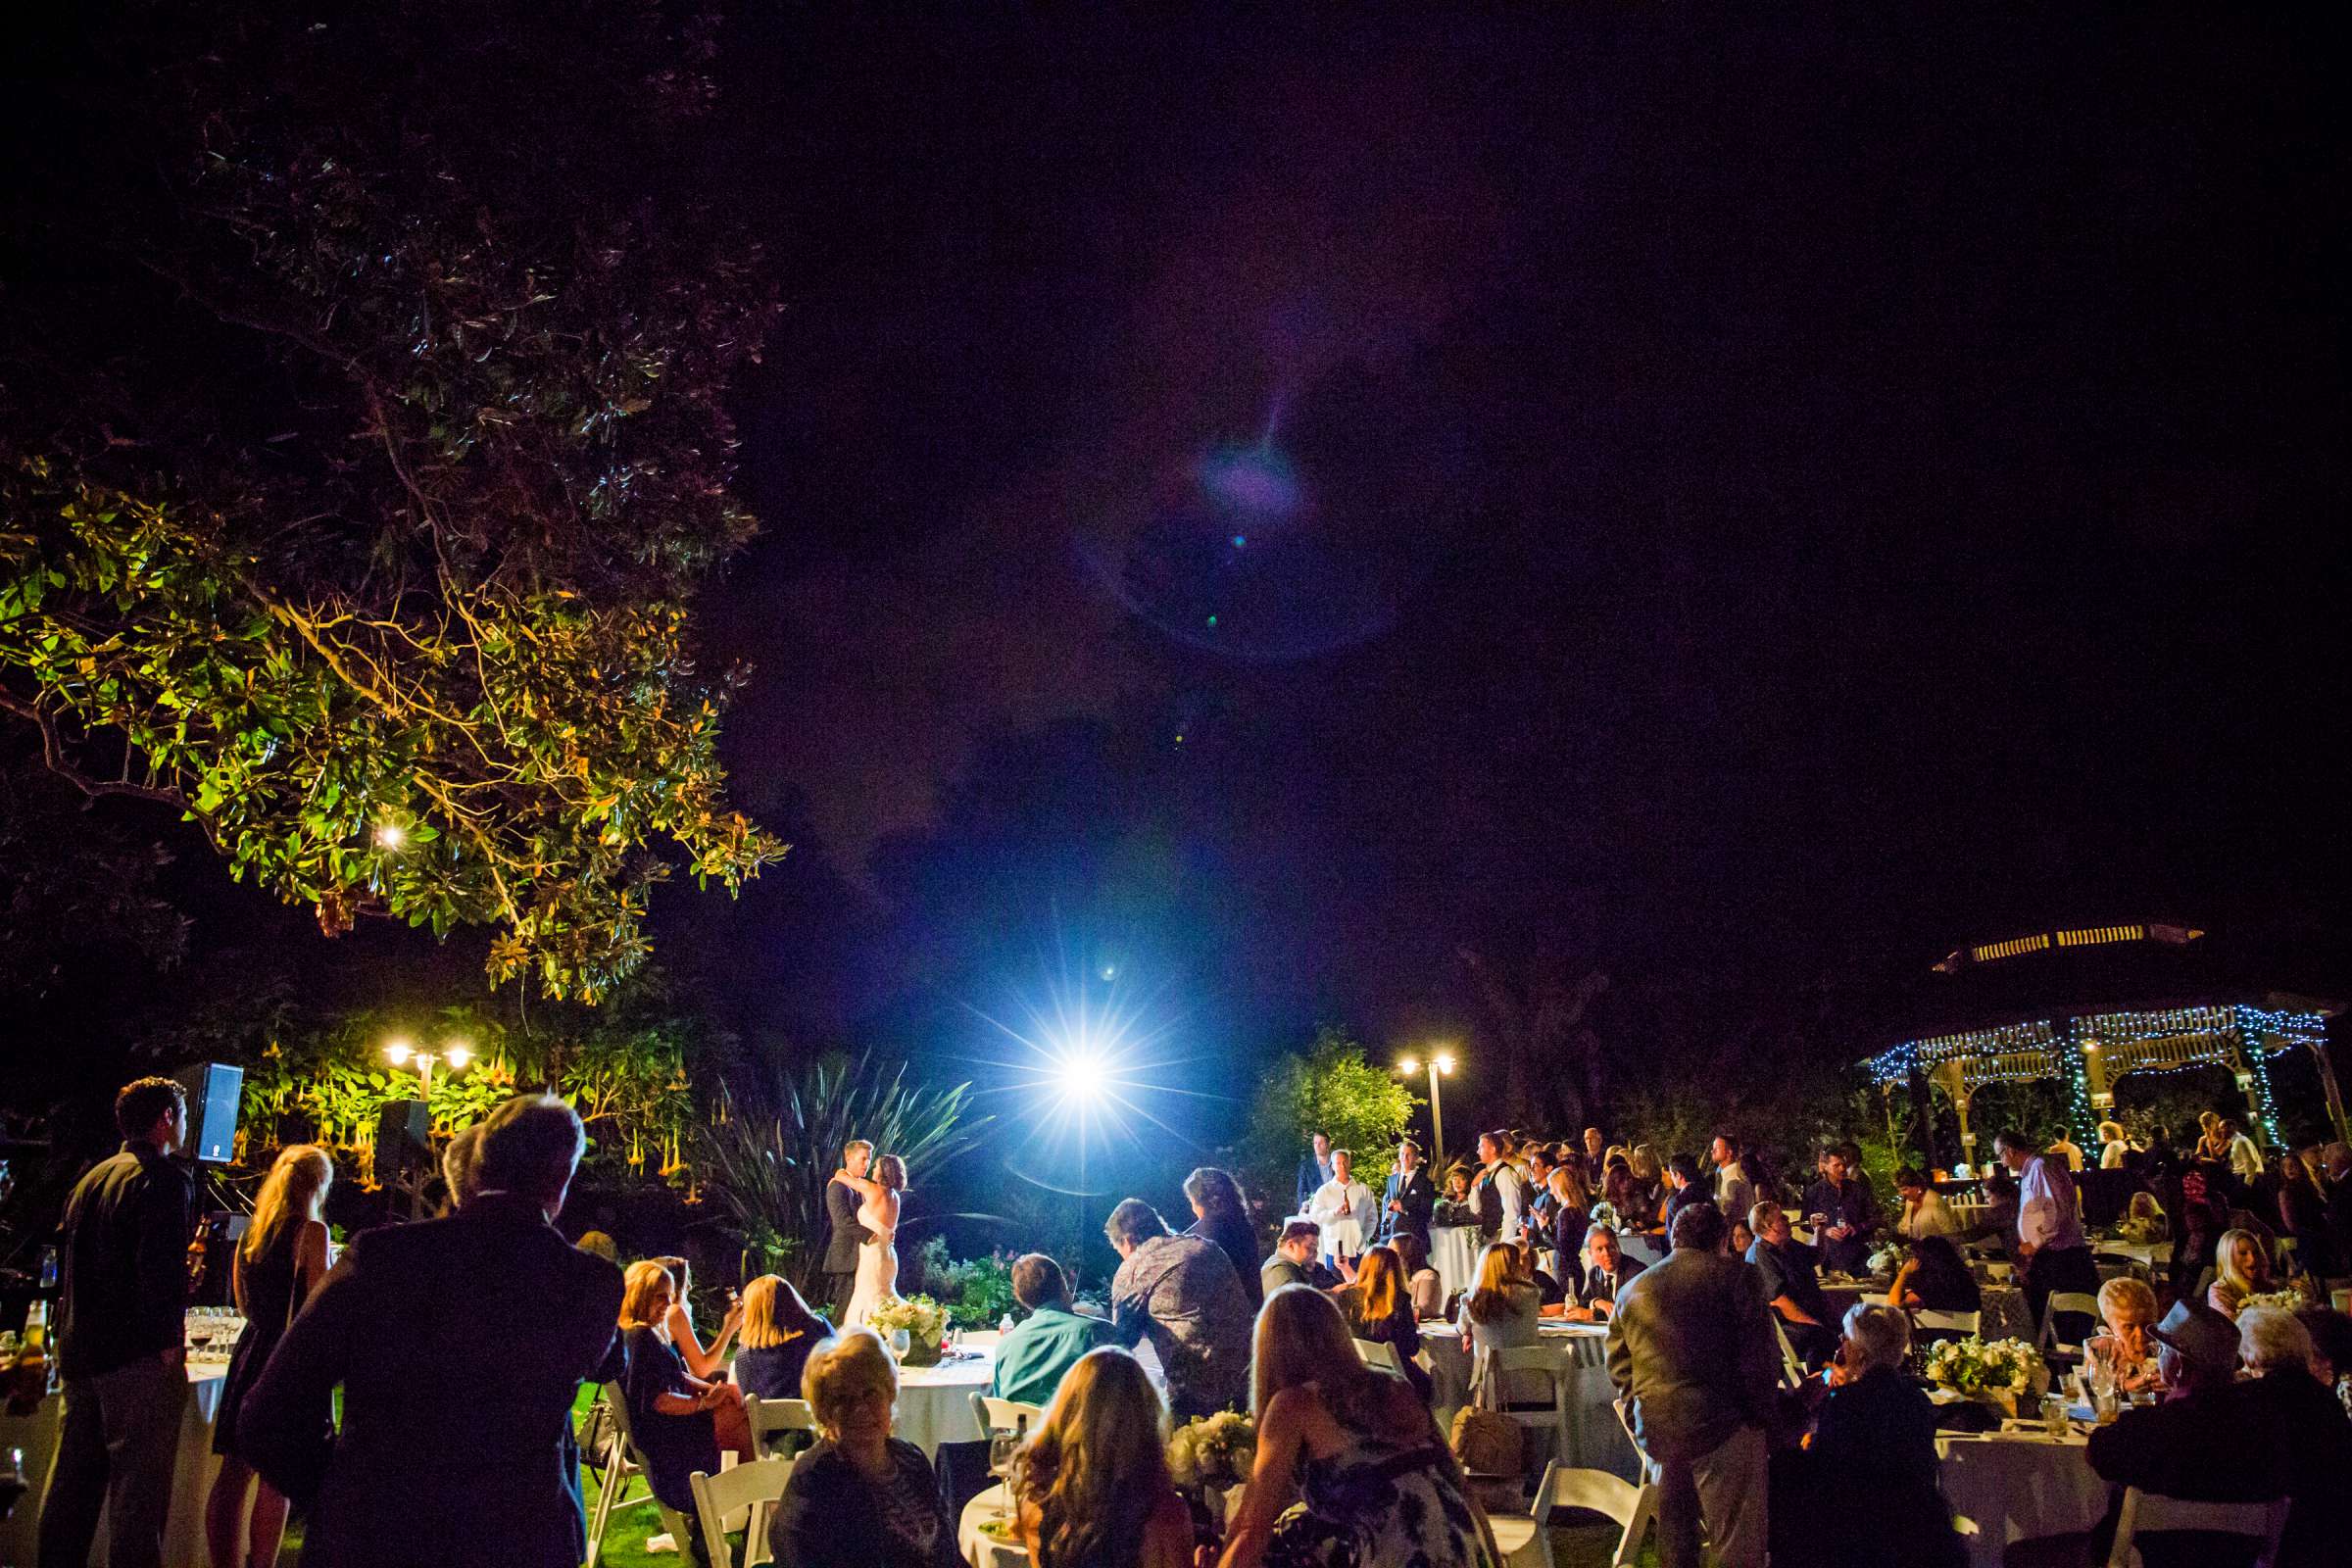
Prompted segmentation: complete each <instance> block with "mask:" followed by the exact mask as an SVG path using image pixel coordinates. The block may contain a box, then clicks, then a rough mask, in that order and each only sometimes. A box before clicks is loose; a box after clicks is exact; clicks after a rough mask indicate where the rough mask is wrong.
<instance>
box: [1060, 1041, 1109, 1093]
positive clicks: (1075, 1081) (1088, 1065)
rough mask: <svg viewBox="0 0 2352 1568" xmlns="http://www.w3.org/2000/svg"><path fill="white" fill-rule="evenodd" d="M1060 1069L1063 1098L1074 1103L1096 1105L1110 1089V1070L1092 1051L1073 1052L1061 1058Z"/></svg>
mask: <svg viewBox="0 0 2352 1568" xmlns="http://www.w3.org/2000/svg"><path fill="white" fill-rule="evenodd" d="M1059 1068H1060V1070H1059V1072H1058V1073H1057V1074H1056V1076H1057V1077H1058V1078H1059V1079H1060V1080H1061V1098H1062V1099H1063V1100H1064V1101H1067V1102H1070V1103H1075V1104H1080V1105H1091V1104H1094V1103H1096V1102H1097V1101H1100V1100H1101V1099H1102V1098H1103V1092H1104V1091H1105V1090H1107V1089H1108V1088H1109V1087H1110V1069H1109V1068H1108V1067H1107V1066H1106V1065H1105V1064H1104V1063H1103V1058H1102V1057H1101V1056H1099V1055H1097V1054H1095V1053H1093V1052H1091V1051H1073V1052H1071V1053H1070V1054H1068V1055H1066V1056H1064V1057H1062V1058H1061V1061H1060V1063H1059Z"/></svg>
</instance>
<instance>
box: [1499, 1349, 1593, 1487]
mask: <svg viewBox="0 0 2352 1568" xmlns="http://www.w3.org/2000/svg"><path fill="white" fill-rule="evenodd" d="M1490 1353H1491V1355H1492V1357H1493V1359H1492V1361H1491V1362H1490V1363H1489V1371H1488V1375H1489V1376H1490V1377H1495V1378H1500V1379H1501V1380H1502V1413H1503V1414H1504V1415H1507V1416H1509V1417H1510V1418H1511V1419H1512V1420H1513V1421H1516V1422H1518V1423H1519V1424H1520V1425H1521V1426H1523V1427H1529V1428H1535V1429H1541V1428H1545V1427H1548V1428H1549V1429H1550V1430H1551V1435H1552V1437H1551V1441H1552V1452H1553V1453H1554V1454H1565V1453H1566V1452H1567V1451H1568V1395H1569V1384H1570V1382H1571V1381H1572V1377H1573V1374H1571V1372H1570V1371H1569V1369H1568V1365H1567V1363H1566V1362H1565V1361H1564V1360H1563V1359H1562V1358H1561V1355H1560V1352H1559V1351H1558V1350H1557V1349H1555V1348H1552V1347H1551V1346H1548V1345H1515V1346H1512V1347H1510V1348H1507V1349H1501V1350H1495V1351H1492V1352H1490ZM1523 1378H1542V1379H1543V1380H1544V1391H1545V1394H1546V1395H1547V1397H1548V1398H1549V1400H1550V1408H1548V1409H1545V1408H1544V1407H1542V1406H1540V1405H1537V1404H1535V1403H1533V1402H1532V1401H1529V1400H1525V1399H1522V1398H1520V1397H1518V1389H1517V1387H1516V1385H1517V1384H1519V1383H1520V1381H1521V1380H1522V1379H1523ZM1524 1475H1525V1472H1522V1476H1523V1477H1524Z"/></svg>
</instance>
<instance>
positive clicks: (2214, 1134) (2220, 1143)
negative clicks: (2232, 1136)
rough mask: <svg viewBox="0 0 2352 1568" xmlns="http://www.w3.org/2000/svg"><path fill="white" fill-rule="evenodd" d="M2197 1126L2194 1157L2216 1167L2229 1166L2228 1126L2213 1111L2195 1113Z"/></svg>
mask: <svg viewBox="0 0 2352 1568" xmlns="http://www.w3.org/2000/svg"><path fill="white" fill-rule="evenodd" d="M2197 1126H2198V1128H2199V1129H2200V1132H2199V1136H2198V1138H2197V1148H2196V1153H2195V1157H2196V1158H2198V1159H2206V1160H2211V1161H2213V1162H2214V1163H2215V1164H2217V1165H2227V1164H2229V1124H2228V1123H2226V1122H2224V1121H2223V1120H2222V1118H2221V1117H2220V1115H2218V1114H2217V1113H2215V1112H2213V1111H2210V1110H2200V1111H2198V1112H2197Z"/></svg>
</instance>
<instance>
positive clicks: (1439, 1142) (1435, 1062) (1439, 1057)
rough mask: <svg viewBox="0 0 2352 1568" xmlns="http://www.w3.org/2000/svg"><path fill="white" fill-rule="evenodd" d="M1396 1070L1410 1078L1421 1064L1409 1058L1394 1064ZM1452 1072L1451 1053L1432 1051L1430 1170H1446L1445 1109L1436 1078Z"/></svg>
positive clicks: (1430, 1062) (1430, 1077) (1430, 1063)
mask: <svg viewBox="0 0 2352 1568" xmlns="http://www.w3.org/2000/svg"><path fill="white" fill-rule="evenodd" d="M1420 1070H1421V1063H1420V1062H1419V1061H1418V1060H1416V1059H1415V1058H1413V1057H1411V1056H1407V1057H1405V1058H1404V1059H1403V1060H1401V1061H1399V1062H1397V1071H1398V1072H1400V1073H1403V1074H1404V1075H1405V1076H1406V1077H1408V1078H1409V1077H1411V1076H1412V1075H1413V1074H1414V1073H1416V1072H1419V1071H1420ZM1451 1071H1453V1053H1452V1052H1450V1051H1434V1052H1432V1053H1430V1057H1429V1141H1430V1144H1431V1145H1432V1146H1433V1150H1432V1153H1431V1155H1430V1158H1431V1164H1430V1167H1429V1168H1430V1169H1431V1170H1433V1171H1443V1170H1445V1168H1446V1108H1445V1106H1444V1104H1443V1103H1441V1102H1440V1100H1439V1097H1438V1076H1439V1075H1440V1074H1441V1073H1449V1072H1451Z"/></svg>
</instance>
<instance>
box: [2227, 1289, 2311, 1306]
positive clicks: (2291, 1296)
mask: <svg viewBox="0 0 2352 1568" xmlns="http://www.w3.org/2000/svg"><path fill="white" fill-rule="evenodd" d="M2310 1304H2311V1303H2310V1302H2308V1301H2306V1300H2305V1299H2303V1293H2302V1292H2301V1291H2298V1290H2295V1289H2293V1288H2291V1287H2290V1288H2288V1289H2286V1290H2283V1291H2256V1292H2255V1293H2254V1294H2253V1295H2251V1296H2248V1297H2246V1298H2244V1299H2241V1300H2240V1301H2239V1302H2238V1303H2237V1309H2238V1310H2239V1311H2240V1312H2243V1311H2244V1310H2245V1309H2246V1308H2247V1307H2249V1306H2276V1307H2278V1308H2279V1309H2280V1310H2282V1311H2287V1312H2300V1311H2301V1310H2303V1308H2304V1307H2306V1306H2308V1305H2310Z"/></svg>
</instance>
